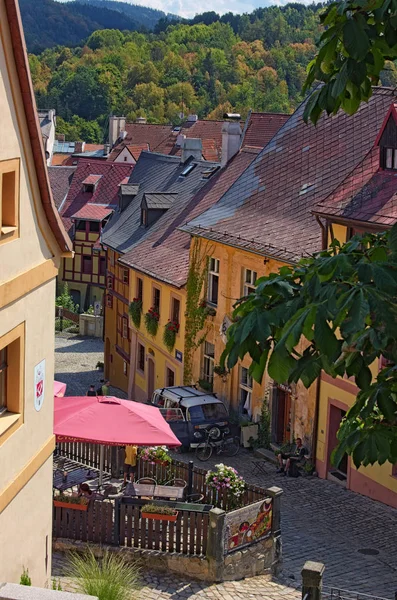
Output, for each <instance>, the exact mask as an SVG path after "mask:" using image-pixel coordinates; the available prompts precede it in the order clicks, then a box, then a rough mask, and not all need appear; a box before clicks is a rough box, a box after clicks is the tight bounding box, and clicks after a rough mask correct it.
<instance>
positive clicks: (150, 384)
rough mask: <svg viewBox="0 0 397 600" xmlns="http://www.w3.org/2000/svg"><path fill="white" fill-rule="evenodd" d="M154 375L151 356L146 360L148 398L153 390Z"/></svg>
mask: <svg viewBox="0 0 397 600" xmlns="http://www.w3.org/2000/svg"><path fill="white" fill-rule="evenodd" d="M154 376H155V368H154V360H153V359H152V358H148V361H147V393H148V400H150V399H151V397H152V396H153V392H154Z"/></svg>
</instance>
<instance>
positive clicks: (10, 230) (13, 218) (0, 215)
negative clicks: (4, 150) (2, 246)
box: [0, 159, 19, 242]
mask: <svg viewBox="0 0 397 600" xmlns="http://www.w3.org/2000/svg"><path fill="white" fill-rule="evenodd" d="M18 225H19V159H15V160H4V161H2V162H0V241H1V242H3V241H4V242H5V241H8V240H11V239H13V238H15V237H17V236H18Z"/></svg>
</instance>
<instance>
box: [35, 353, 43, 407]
mask: <svg viewBox="0 0 397 600" xmlns="http://www.w3.org/2000/svg"><path fill="white" fill-rule="evenodd" d="M44 382H45V359H44V360H42V361H41V362H40V363H39V364H38V365H36V366H35V368H34V407H35V409H36V410H37V411H39V410H40V409H41V407H42V406H43V402H44V391H45V390H44V387H45V386H44Z"/></svg>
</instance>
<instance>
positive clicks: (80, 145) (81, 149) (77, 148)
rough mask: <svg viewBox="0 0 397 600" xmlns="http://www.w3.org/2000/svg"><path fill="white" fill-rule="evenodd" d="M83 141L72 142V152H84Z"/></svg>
mask: <svg viewBox="0 0 397 600" xmlns="http://www.w3.org/2000/svg"><path fill="white" fill-rule="evenodd" d="M84 148H85V142H75V144H74V154H81V153H82V152H84Z"/></svg>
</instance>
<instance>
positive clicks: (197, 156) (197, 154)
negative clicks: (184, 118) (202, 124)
mask: <svg viewBox="0 0 397 600" xmlns="http://www.w3.org/2000/svg"><path fill="white" fill-rule="evenodd" d="M202 149H203V146H202V143H201V140H200V139H199V138H185V139H184V140H182V157H181V162H183V163H184V162H186V161H187V159H188V158H189V156H193V158H194V160H202V158H203V157H202Z"/></svg>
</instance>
